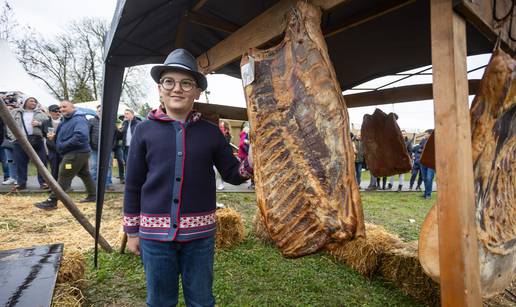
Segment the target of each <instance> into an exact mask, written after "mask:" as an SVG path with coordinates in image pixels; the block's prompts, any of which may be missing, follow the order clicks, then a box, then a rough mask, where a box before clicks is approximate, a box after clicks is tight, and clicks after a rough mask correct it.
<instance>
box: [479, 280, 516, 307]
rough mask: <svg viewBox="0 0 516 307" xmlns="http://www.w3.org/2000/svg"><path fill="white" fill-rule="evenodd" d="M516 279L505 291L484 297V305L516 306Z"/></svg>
mask: <svg viewBox="0 0 516 307" xmlns="http://www.w3.org/2000/svg"><path fill="white" fill-rule="evenodd" d="M514 295H516V279H515V280H513V281H512V283H511V285H510V286H509V287H508V288H506V289H505V291H504V292H502V293H499V294H497V295H495V296H493V297H491V298H488V299H484V301H483V305H484V307H514V306H516V297H514Z"/></svg>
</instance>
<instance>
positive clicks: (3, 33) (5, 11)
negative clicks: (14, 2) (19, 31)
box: [0, 0, 18, 41]
mask: <svg viewBox="0 0 516 307" xmlns="http://www.w3.org/2000/svg"><path fill="white" fill-rule="evenodd" d="M17 26H18V24H17V23H16V21H15V20H14V11H13V9H12V7H11V5H9V1H7V0H5V1H4V5H3V6H2V9H1V11H0V40H5V41H10V40H11V38H12V35H13V33H14V30H15V29H16V27H17Z"/></svg>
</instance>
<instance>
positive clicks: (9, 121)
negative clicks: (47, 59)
mask: <svg viewBox="0 0 516 307" xmlns="http://www.w3.org/2000/svg"><path fill="white" fill-rule="evenodd" d="M0 116H1V117H2V120H3V121H4V123H5V124H6V125H7V127H9V129H10V130H11V131H12V133H13V134H14V136H15V137H16V139H17V140H18V142H19V143H20V145H21V147H22V148H23V150H24V151H25V153H26V154H27V155H28V156H29V158H30V160H31V161H32V163H34V165H35V166H36V168H37V170H38V172H39V173H40V174H41V176H43V178H44V179H45V181H46V183H47V184H48V186H49V187H50V189H52V191H53V192H54V193H56V195H57V198H58V199H59V200H60V201H61V202H63V205H64V206H65V208H66V209H68V211H70V213H71V214H72V216H73V217H74V218H75V219H76V220H77V222H79V224H81V226H82V227H83V228H84V229H85V230H86V231H87V232H88V233H89V234H90V235H91V236H92V237H94V236H95V228H94V227H93V226H92V225H91V224H90V222H89V221H88V219H87V218H86V217H85V216H84V215H83V214H82V213H81V210H79V208H77V206H76V205H75V204H74V202H73V199H72V198H71V197H70V196H68V194H66V193H65V191H63V189H62V188H61V186H60V185H59V183H57V181H56V180H55V179H54V177H52V175H51V174H50V172H49V171H48V169H47V168H46V167H45V165H43V162H41V160H40V159H39V157H38V155H37V154H36V152H35V151H34V148H32V146H31V145H30V144H29V141H28V140H27V138H26V136H25V134H23V133H22V132H21V131H20V129H18V127H17V126H16V123H15V121H14V119H13V117H12V116H11V113H10V112H9V110H8V109H7V107H6V106H5V102H4V100H3V99H2V98H0ZM100 245H101V246H102V248H103V249H104V250H105V251H107V252H112V251H113V249H112V248H111V246H110V245H109V243H108V242H107V241H106V239H104V238H103V237H100Z"/></svg>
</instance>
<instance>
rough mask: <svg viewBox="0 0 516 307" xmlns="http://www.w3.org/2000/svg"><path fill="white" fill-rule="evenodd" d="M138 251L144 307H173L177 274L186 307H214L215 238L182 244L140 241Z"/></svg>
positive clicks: (177, 286)
mask: <svg viewBox="0 0 516 307" xmlns="http://www.w3.org/2000/svg"><path fill="white" fill-rule="evenodd" d="M140 251H141V257H142V261H143V267H144V269H145V278H146V279H147V306H150V307H161V306H176V305H177V302H178V292H179V275H181V281H182V285H183V295H184V298H185V303H186V306H196V307H197V306H215V298H214V297H213V294H212V285H213V258H214V252H215V237H209V238H205V239H198V240H193V241H190V242H184V243H180V242H159V241H153V240H144V239H140Z"/></svg>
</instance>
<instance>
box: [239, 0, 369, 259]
mask: <svg viewBox="0 0 516 307" xmlns="http://www.w3.org/2000/svg"><path fill="white" fill-rule="evenodd" d="M320 18H321V12H320V10H319V9H317V8H315V7H313V6H312V5H310V4H308V3H306V2H298V3H297V4H296V6H295V7H294V8H293V9H292V11H291V12H290V13H289V16H288V20H289V21H288V25H287V28H286V30H285V37H284V39H283V41H282V42H281V43H280V44H279V45H278V46H276V47H274V48H271V49H268V50H264V51H260V50H255V49H253V50H250V52H249V56H252V57H253V58H254V67H255V76H254V82H253V83H251V84H250V85H247V86H246V87H245V94H246V98H247V104H248V115H249V121H250V123H251V134H250V136H251V143H252V147H253V157H254V169H255V183H256V198H257V203H258V206H259V208H260V211H261V214H262V215H263V217H264V221H265V224H266V227H267V228H268V230H269V233H270V235H271V237H272V239H273V240H274V241H275V243H276V245H277V247H278V248H279V249H280V250H281V252H282V254H283V255H284V256H286V257H299V256H303V255H307V254H310V253H314V252H316V251H317V250H319V249H321V248H322V247H324V246H325V245H326V244H327V243H329V242H335V241H342V240H349V239H353V238H354V237H356V236H363V235H364V222H363V212H362V206H361V203H360V195H359V191H358V186H357V184H356V182H355V178H354V173H353V172H354V163H353V162H354V158H353V151H352V144H351V139H350V132H349V119H348V113H347V109H346V104H345V102H344V98H343V96H342V91H341V89H340V87H339V84H338V82H337V79H336V75H335V71H334V69H333V66H332V63H331V61H330V58H329V56H328V51H327V47H326V43H325V41H324V37H323V36H322V33H321V30H320V26H319V25H320ZM248 59H249V58H248V55H244V56H243V58H242V65H245V64H246V63H247V62H248Z"/></svg>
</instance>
